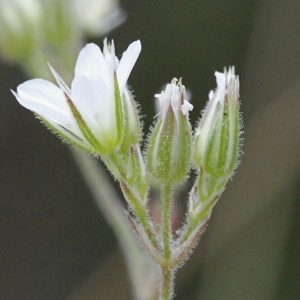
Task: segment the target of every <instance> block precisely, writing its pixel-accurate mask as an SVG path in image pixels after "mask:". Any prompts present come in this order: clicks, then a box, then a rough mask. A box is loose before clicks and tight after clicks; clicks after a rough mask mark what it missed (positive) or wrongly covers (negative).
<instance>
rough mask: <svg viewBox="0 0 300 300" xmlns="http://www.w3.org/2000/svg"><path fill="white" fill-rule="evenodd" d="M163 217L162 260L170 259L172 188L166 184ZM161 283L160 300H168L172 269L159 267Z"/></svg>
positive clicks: (171, 286) (170, 294)
mask: <svg viewBox="0 0 300 300" xmlns="http://www.w3.org/2000/svg"><path fill="white" fill-rule="evenodd" d="M162 202H163V216H162V226H163V228H162V235H163V245H164V253H163V256H164V259H165V261H170V259H171V254H172V251H171V243H172V231H171V230H172V227H171V204H172V187H171V185H169V184H167V185H165V186H164V187H163V189H162ZM160 267H161V272H162V283H161V289H160V297H159V299H161V300H170V299H171V297H172V293H173V277H174V276H173V275H174V268H173V267H169V266H167V265H163V264H162V265H161V266H160Z"/></svg>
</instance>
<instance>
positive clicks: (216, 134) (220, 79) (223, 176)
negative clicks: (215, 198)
mask: <svg viewBox="0 0 300 300" xmlns="http://www.w3.org/2000/svg"><path fill="white" fill-rule="evenodd" d="M215 76H216V79H217V85H218V87H217V89H216V91H215V92H213V91H211V92H210V94H209V101H208V104H207V106H206V108H205V110H204V112H203V116H202V119H201V121H200V123H199V126H198V128H197V129H196V132H195V139H194V164H195V166H196V168H199V169H200V173H201V174H199V181H198V182H199V185H198V189H199V193H200V195H201V192H204V189H205V190H206V192H205V194H211V193H212V192H216V190H218V189H221V188H222V187H223V186H224V185H225V183H226V182H227V181H228V179H229V178H230V177H231V175H232V173H233V171H234V169H235V167H236V165H237V158H238V152H239V140H240V129H241V124H240V114H239V78H238V76H235V74H234V68H229V71H228V72H227V71H226V70H225V72H224V73H219V72H216V73H215ZM200 177H201V178H200Z"/></svg>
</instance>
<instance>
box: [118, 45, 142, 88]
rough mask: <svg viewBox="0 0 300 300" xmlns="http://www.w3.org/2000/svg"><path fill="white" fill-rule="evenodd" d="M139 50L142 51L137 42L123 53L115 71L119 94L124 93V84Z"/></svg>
mask: <svg viewBox="0 0 300 300" xmlns="http://www.w3.org/2000/svg"><path fill="white" fill-rule="evenodd" d="M141 49H142V45H141V42H140V40H138V41H135V42H133V43H131V44H130V45H129V47H128V48H127V50H126V51H125V52H124V53H123V56H122V59H121V61H120V63H119V66H118V69H117V77H118V83H119V89H120V93H121V94H122V93H123V91H124V87H125V84H126V82H127V80H128V77H129V75H130V72H131V70H132V68H133V66H134V64H135V62H136V60H137V58H138V56H139V54H140V52H141Z"/></svg>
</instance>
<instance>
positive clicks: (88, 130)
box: [13, 41, 141, 154]
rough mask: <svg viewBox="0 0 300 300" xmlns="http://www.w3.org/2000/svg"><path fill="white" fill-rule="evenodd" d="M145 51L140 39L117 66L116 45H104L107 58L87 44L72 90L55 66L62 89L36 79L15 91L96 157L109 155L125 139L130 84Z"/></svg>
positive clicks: (25, 102) (79, 60) (47, 119)
mask: <svg viewBox="0 0 300 300" xmlns="http://www.w3.org/2000/svg"><path fill="white" fill-rule="evenodd" d="M140 51H141V43H140V41H136V42H133V43H132V44H131V45H130V46H129V47H128V49H127V50H126V51H125V52H124V53H123V56H122V59H121V60H120V62H118V59H117V58H116V56H115V49H114V44H113V42H112V44H111V45H107V43H106V41H104V54H103V53H102V52H101V50H100V48H99V47H98V46H96V45H95V44H88V45H86V46H85V47H84V48H83V49H82V50H81V52H80V54H79V57H78V59H77V63H76V67H75V78H74V80H73V82H72V84H71V89H69V88H68V87H67V85H66V84H65V83H64V81H63V80H62V79H61V78H60V77H59V75H58V74H57V73H56V72H55V71H54V70H53V69H52V68H51V67H50V68H51V71H52V73H53V75H54V77H55V79H56V81H57V83H58V85H59V88H58V87H57V86H55V85H54V84H52V83H50V82H48V81H45V80H43V79H33V80H29V81H27V82H25V83H23V84H21V85H19V86H18V88H17V93H15V92H13V93H14V95H15V97H16V98H17V100H18V101H19V103H20V104H21V105H23V106H24V107H26V108H28V109H30V110H32V111H33V112H35V113H36V114H37V115H38V116H39V117H40V118H41V119H42V120H43V121H44V122H45V123H46V124H47V125H49V126H50V127H51V128H52V129H53V130H55V131H56V132H57V133H59V134H60V135H61V136H62V137H63V138H64V139H66V140H67V141H69V142H71V143H73V144H75V145H77V146H78V147H81V148H84V149H85V150H87V151H89V152H92V153H95V154H98V153H107V152H109V151H111V150H112V149H113V148H115V147H117V146H118V145H119V144H120V142H121V139H122V135H123V129H124V118H123V110H124V104H123V99H124V97H125V96H124V94H126V93H127V92H128V91H127V87H126V82H127V79H128V77H129V75H130V72H131V70H132V68H133V66H134V64H135V62H136V60H137V58H138V56H139V53H140Z"/></svg>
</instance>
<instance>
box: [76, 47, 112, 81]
mask: <svg viewBox="0 0 300 300" xmlns="http://www.w3.org/2000/svg"><path fill="white" fill-rule="evenodd" d="M82 75H84V76H89V77H93V78H95V79H96V78H97V79H102V80H103V81H104V82H105V84H106V85H107V86H109V78H108V73H107V69H106V64H105V61H104V56H103V54H102V52H101V49H100V48H99V47H98V46H97V45H95V44H87V45H86V46H85V47H84V48H83V49H82V50H81V51H80V53H79V56H78V59H77V62H76V67H75V78H76V77H77V76H82Z"/></svg>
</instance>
